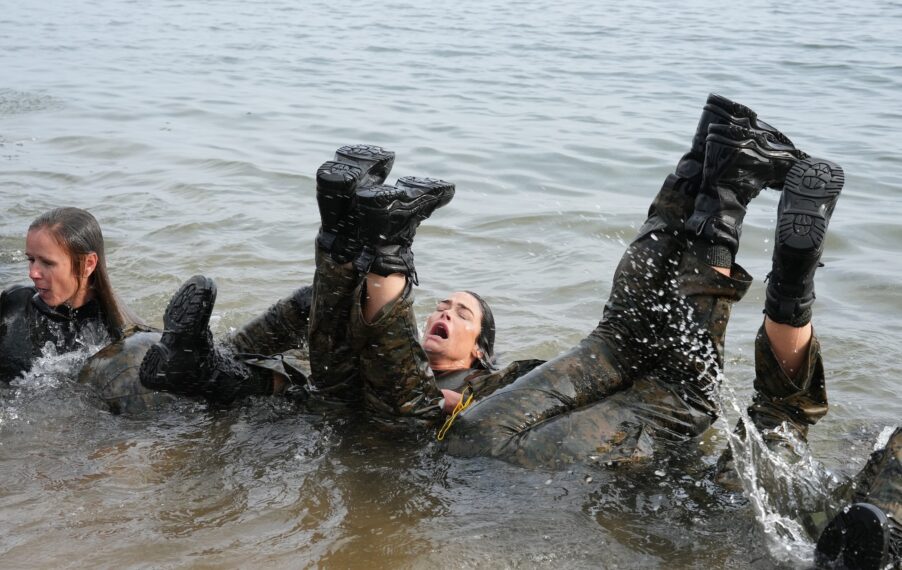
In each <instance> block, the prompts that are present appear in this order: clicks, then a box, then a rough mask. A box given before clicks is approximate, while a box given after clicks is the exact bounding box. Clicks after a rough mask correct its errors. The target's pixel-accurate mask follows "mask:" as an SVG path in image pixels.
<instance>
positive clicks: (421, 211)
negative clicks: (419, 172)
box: [354, 176, 454, 284]
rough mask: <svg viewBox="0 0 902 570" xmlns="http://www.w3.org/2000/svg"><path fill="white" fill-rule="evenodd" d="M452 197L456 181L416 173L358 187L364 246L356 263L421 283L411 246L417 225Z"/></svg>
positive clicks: (362, 268) (367, 270)
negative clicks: (395, 179) (389, 182)
mask: <svg viewBox="0 0 902 570" xmlns="http://www.w3.org/2000/svg"><path fill="white" fill-rule="evenodd" d="M453 197H454V184H451V183H450V182H445V181H444V180H436V179H434V178H417V177H413V176H405V177H403V178H401V179H400V180H398V182H397V184H395V185H394V186H386V185H381V186H370V187H366V188H360V189H359V190H357V196H356V205H355V208H354V212H355V214H356V216H357V218H358V220H357V223H358V225H359V228H360V239H361V242H362V243H363V245H364V247H363V251H362V252H361V254H360V256H358V257H357V259H356V260H355V261H354V266H355V267H356V268H357V270H358V271H361V272H363V273H376V274H377V275H383V276H388V275H391V274H392V273H403V274H404V275H407V276H408V277H409V278H410V279H411V280H412V281H413V283H415V284H418V282H417V273H416V269H415V267H414V263H413V251H411V249H410V247H411V245H413V238H414V235H415V234H416V231H417V227H418V226H419V225H420V222H422V221H423V220H425V219H426V218H428V217H429V216H431V215H432V212H434V211H435V210H436V209H437V208H441V207H442V206H444V205H445V204H447V203H448V202H450V201H451V198H453Z"/></svg>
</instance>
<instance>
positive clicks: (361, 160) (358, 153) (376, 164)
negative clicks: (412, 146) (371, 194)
mask: <svg viewBox="0 0 902 570" xmlns="http://www.w3.org/2000/svg"><path fill="white" fill-rule="evenodd" d="M335 160H336V161H338V162H342V163H345V164H350V165H352V166H357V167H359V168H360V169H361V171H363V173H364V176H363V177H362V178H361V180H360V185H361V186H369V185H371V184H382V183H383V182H385V179H386V178H388V174H389V172H391V169H392V166H394V164H395V153H394V152H392V151H390V150H385V149H384V148H382V147H381V146H376V145H370V144H355V145H346V146H343V147H341V148H340V149H338V150H336V151H335Z"/></svg>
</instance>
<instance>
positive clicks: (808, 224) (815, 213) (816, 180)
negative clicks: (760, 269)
mask: <svg viewBox="0 0 902 570" xmlns="http://www.w3.org/2000/svg"><path fill="white" fill-rule="evenodd" d="M844 182H845V176H844V174H843V170H842V168H840V167H839V165H837V164H834V163H832V162H829V161H826V160H822V159H817V158H811V159H805V160H800V161H798V162H797V163H796V164H795V165H793V167H792V168H790V170H789V173H788V174H787V175H786V183H785V184H784V186H783V196H782V198H781V201H780V214H779V221H778V222H777V240H778V244H782V245H786V246H788V247H791V248H793V249H796V250H818V249H820V247H821V245H822V244H823V241H824V236H825V235H826V233H827V224H828V222H829V220H830V215H831V214H832V213H833V208H834V207H835V205H836V201H837V199H838V198H839V193H840V191H841V190H842V187H843V184H844Z"/></svg>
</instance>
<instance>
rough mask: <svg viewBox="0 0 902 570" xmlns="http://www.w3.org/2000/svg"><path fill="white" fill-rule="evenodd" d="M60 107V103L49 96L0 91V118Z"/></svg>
mask: <svg viewBox="0 0 902 570" xmlns="http://www.w3.org/2000/svg"><path fill="white" fill-rule="evenodd" d="M62 106H63V102H62V101H60V100H59V99H57V98H55V97H51V96H50V95H40V94H38V93H29V92H27V91H16V90H15V89H0V117H7V116H11V115H23V114H25V113H34V112H37V111H47V110H49V109H58V108H61V107H62Z"/></svg>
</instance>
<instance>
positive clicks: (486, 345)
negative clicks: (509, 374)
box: [464, 291, 498, 370]
mask: <svg viewBox="0 0 902 570" xmlns="http://www.w3.org/2000/svg"><path fill="white" fill-rule="evenodd" d="M464 293H466V294H467V295H470V296H472V297H473V298H474V299H476V301H477V302H478V303H479V308H480V309H481V310H482V320H481V321H480V322H479V336H478V337H477V338H476V346H478V347H479V349H480V351H481V352H482V354H481V355H480V357H479V358H478V359H477V361H476V362H477V364H478V365H479V368H484V369H486V370H495V369H496V368H498V366H497V365H496V361H495V315H493V314H492V308H491V307H489V304H488V303H486V302H485V299H483V298H482V297H480V296H479V295H477V294H476V293H474V292H473V291H464Z"/></svg>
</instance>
